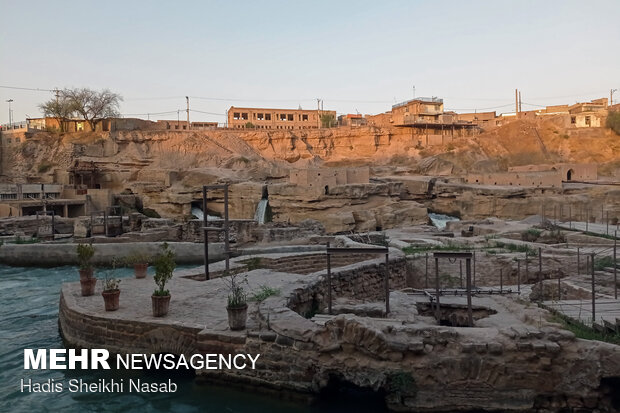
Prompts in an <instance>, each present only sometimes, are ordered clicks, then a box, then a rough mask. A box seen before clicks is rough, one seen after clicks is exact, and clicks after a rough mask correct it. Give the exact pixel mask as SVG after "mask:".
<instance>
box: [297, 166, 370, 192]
mask: <svg viewBox="0 0 620 413" xmlns="http://www.w3.org/2000/svg"><path fill="white" fill-rule="evenodd" d="M289 180H290V183H292V184H295V185H299V186H303V187H307V188H308V189H310V190H315V191H320V192H324V193H325V195H327V194H329V188H333V187H335V186H339V185H351V184H367V183H369V180H370V168H368V167H362V168H317V169H297V170H294V171H291V173H290V176H289Z"/></svg>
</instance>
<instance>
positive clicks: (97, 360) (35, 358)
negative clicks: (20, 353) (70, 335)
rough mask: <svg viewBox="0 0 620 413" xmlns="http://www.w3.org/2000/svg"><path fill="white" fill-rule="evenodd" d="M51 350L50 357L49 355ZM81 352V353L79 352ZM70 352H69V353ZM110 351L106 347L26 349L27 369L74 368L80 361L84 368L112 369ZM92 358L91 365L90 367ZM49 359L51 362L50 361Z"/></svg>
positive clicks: (25, 360) (25, 363)
mask: <svg viewBox="0 0 620 413" xmlns="http://www.w3.org/2000/svg"><path fill="white" fill-rule="evenodd" d="M48 352H49V357H48ZM78 352H79V354H78ZM67 353H68V354H67ZM109 357H110V353H109V352H108V350H105V349H92V350H86V349H82V350H75V349H69V350H66V349H49V350H47V349H36V354H35V349H30V348H27V349H24V369H25V370H46V369H49V370H67V369H69V370H74V369H75V368H76V364H77V363H79V364H80V367H79V368H82V369H88V368H91V369H98V368H102V369H105V370H109V369H110V365H109V364H108V358H109ZM89 360H90V367H89V363H88V362H89ZM48 361H49V363H48ZM67 362H68V364H67Z"/></svg>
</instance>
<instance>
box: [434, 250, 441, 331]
mask: <svg viewBox="0 0 620 413" xmlns="http://www.w3.org/2000/svg"><path fill="white" fill-rule="evenodd" d="M435 294H436V298H437V302H436V303H435V318H437V322H438V323H439V320H441V306H440V304H439V258H435Z"/></svg>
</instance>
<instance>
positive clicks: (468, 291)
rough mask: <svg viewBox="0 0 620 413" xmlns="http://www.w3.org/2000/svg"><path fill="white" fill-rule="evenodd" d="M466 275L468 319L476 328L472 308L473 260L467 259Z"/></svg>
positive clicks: (470, 324)
mask: <svg viewBox="0 0 620 413" xmlns="http://www.w3.org/2000/svg"><path fill="white" fill-rule="evenodd" d="M465 273H466V277H467V281H466V282H467V318H468V319H469V320H468V321H469V326H470V327H473V326H474V317H473V314H472V308H471V258H467V259H465Z"/></svg>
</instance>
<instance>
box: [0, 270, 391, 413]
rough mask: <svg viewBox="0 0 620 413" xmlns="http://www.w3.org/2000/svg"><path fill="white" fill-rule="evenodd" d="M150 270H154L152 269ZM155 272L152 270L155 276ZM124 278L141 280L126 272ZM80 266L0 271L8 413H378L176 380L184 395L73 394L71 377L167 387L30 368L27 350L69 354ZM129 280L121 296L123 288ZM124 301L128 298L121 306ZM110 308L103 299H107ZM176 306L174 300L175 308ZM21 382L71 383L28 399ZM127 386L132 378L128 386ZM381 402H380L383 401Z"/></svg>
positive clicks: (1, 388)
mask: <svg viewBox="0 0 620 413" xmlns="http://www.w3.org/2000/svg"><path fill="white" fill-rule="evenodd" d="M149 270H150V269H149ZM149 272H150V271H149ZM116 276H117V277H119V278H123V277H129V276H133V270H130V269H119V270H117V274H116ZM77 279H78V275H77V268H75V267H56V268H46V269H43V268H18V267H7V266H2V265H0V302H1V303H2V305H1V306H0V412H12V413H20V412H24V413H32V412H117V411H123V412H124V413H127V412H183V413H186V412H187V413H189V412H232V413H235V412H238V413H249V412H276V413H278V412H293V413H297V412H299V413H318V412H376V411H381V408H378V407H377V405H376V404H373V403H369V402H368V401H365V400H364V399H363V398H357V399H353V401H351V400H350V399H344V398H342V397H338V398H336V399H335V400H332V401H330V402H329V403H325V402H323V403H318V404H316V405H313V406H307V405H306V404H303V403H292V402H285V401H282V400H279V399H276V398H274V397H269V396H265V395H261V394H260V389H257V391H256V392H248V391H240V390H236V389H231V388H227V387H223V386H214V385H208V384H199V383H197V382H196V381H195V380H194V379H192V378H178V377H175V378H174V379H173V381H174V382H175V383H176V384H177V385H178V389H177V392H176V393H172V394H168V393H151V394H149V393H128V392H126V393H112V394H110V393H71V392H69V391H68V390H67V387H68V384H67V383H68V380H69V379H73V378H75V379H83V380H84V381H86V382H95V381H97V380H98V379H100V378H107V379H110V378H117V379H121V378H130V377H131V378H141V379H143V380H152V381H157V382H164V381H166V380H167V378H162V377H158V378H151V377H146V376H144V375H142V373H139V372H138V371H118V370H117V371H111V370H107V371H102V370H84V371H81V370H68V371H63V370H24V369H23V365H24V361H23V350H24V349H25V348H43V349H49V348H63V347H64V346H63V343H62V340H61V338H60V334H59V331H58V301H59V297H60V285H61V283H63V282H68V281H76V280H77ZM122 285H123V284H122V282H121V290H122ZM122 299H123V296H122V292H121V300H122ZM101 305H102V307H103V299H102V301H101ZM171 305H174V299H173V301H172V303H171ZM21 379H24V380H28V379H32V381H33V382H45V381H46V380H48V379H54V380H55V382H57V383H58V382H63V384H64V388H65V390H63V391H62V392H59V393H28V392H25V393H21V392H20V383H21ZM126 381H127V380H126ZM375 402H376V400H375Z"/></svg>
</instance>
